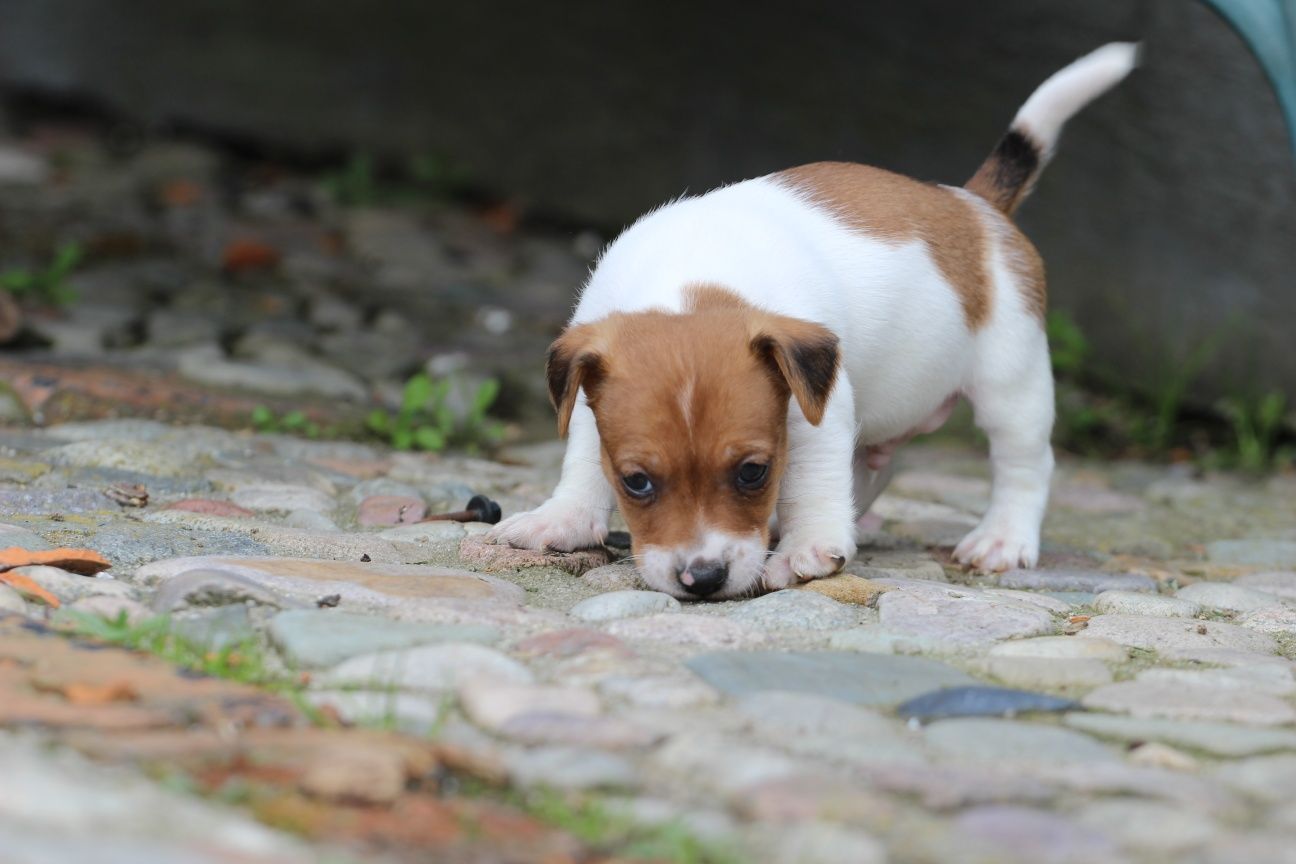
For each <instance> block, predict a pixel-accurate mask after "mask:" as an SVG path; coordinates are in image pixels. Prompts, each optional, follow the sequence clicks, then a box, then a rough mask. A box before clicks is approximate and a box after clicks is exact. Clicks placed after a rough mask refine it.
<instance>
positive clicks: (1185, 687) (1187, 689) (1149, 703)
mask: <svg viewBox="0 0 1296 864" xmlns="http://www.w3.org/2000/svg"><path fill="white" fill-rule="evenodd" d="M1082 704H1083V705H1084V706H1085V707H1086V708H1089V709H1091V710H1095V711H1109V712H1116V713H1123V714H1129V715H1131V716H1134V717H1140V718H1149V717H1161V718H1166V719H1171V720H1210V721H1220V722H1229V723H1250V724H1254V725H1256V726H1278V725H1281V724H1284V723H1291V722H1293V721H1296V708H1292V706H1291V705H1289V704H1288V703H1286V702H1284V701H1283V700H1282V699H1279V698H1277V697H1275V696H1268V695H1266V694H1264V693H1254V692H1247V691H1245V690H1242V689H1240V688H1237V687H1219V686H1202V685H1189V684H1185V683H1183V682H1182V681H1173V682H1167V681H1156V680H1153V681H1146V680H1135V681H1121V682H1119V683H1117V684H1108V685H1107V686H1105V687H1099V688H1098V689H1097V690H1094V691H1093V692H1091V693H1090V694H1089V695H1087V696H1085V697H1084V699H1083V700H1082Z"/></svg>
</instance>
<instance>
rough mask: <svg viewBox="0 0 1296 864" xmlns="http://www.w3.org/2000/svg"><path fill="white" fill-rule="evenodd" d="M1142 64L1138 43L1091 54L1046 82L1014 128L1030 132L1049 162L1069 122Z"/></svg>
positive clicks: (1116, 45)
mask: <svg viewBox="0 0 1296 864" xmlns="http://www.w3.org/2000/svg"><path fill="white" fill-rule="evenodd" d="M1138 61H1139V46H1138V44H1137V43H1134V42H1111V43H1109V44H1107V45H1104V46H1102V47H1101V48H1099V49H1098V50H1096V51H1091V52H1090V53H1088V54H1086V55H1085V56H1083V57H1081V58H1080V59H1079V60H1077V61H1075V62H1074V63H1072V64H1070V65H1069V66H1067V67H1066V68H1064V69H1061V70H1059V71H1057V72H1054V73H1053V74H1052V75H1050V76H1049V77H1048V78H1047V79H1045V81H1044V83H1043V84H1041V85H1040V86H1039V87H1037V88H1036V89H1035V92H1034V93H1032V94H1031V96H1030V98H1029V99H1027V100H1026V103H1025V104H1024V105H1022V107H1021V110H1019V111H1018V112H1017V116H1016V117H1015V118H1013V124H1012V126H1013V128H1014V129H1023V130H1025V131H1028V132H1030V133H1031V135H1032V136H1034V138H1035V141H1036V142H1037V143H1038V144H1039V145H1040V146H1042V147H1043V148H1044V159H1043V161H1044V162H1047V161H1048V158H1049V156H1051V155H1052V153H1053V148H1054V147H1056V146H1057V140H1058V136H1059V135H1060V134H1062V126H1063V125H1064V124H1065V123H1066V121H1068V120H1070V119H1071V118H1072V117H1074V116H1075V115H1076V113H1077V112H1079V111H1080V109H1081V108H1083V107H1085V106H1086V105H1088V104H1089V103H1090V102H1092V101H1093V100H1094V99H1096V98H1098V97H1099V96H1101V95H1102V94H1103V93H1105V92H1107V91H1108V90H1110V89H1111V88H1112V87H1115V86H1116V85H1117V84H1118V83H1120V80H1121V79H1122V78H1124V77H1125V76H1126V75H1128V74H1129V73H1130V72H1131V71H1132V70H1133V69H1134V67H1135V66H1137V65H1138ZM1040 167H1043V165H1041V166H1040Z"/></svg>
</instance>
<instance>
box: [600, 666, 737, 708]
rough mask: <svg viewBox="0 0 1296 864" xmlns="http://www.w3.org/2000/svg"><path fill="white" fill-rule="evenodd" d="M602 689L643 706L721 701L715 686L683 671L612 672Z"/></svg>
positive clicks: (692, 704)
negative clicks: (665, 673)
mask: <svg viewBox="0 0 1296 864" xmlns="http://www.w3.org/2000/svg"><path fill="white" fill-rule="evenodd" d="M598 688H599V692H600V693H602V694H603V695H604V696H605V697H607V698H610V699H618V700H621V701H624V702H627V703H629V704H630V705H633V706H635V707H639V708H669V709H681V708H697V707H700V706H703V705H712V704H714V703H716V702H718V701H720V694H719V693H718V692H716V690H715V688H714V687H711V686H710V685H708V684H706V683H705V682H703V681H699V680H698V679H697V678H696V677H695V676H693V675H690V674H688V673H687V672H685V673H684V674H683V675H635V676H625V675H612V676H609V677H607V678H604V679H602V680H601V681H599V682H598Z"/></svg>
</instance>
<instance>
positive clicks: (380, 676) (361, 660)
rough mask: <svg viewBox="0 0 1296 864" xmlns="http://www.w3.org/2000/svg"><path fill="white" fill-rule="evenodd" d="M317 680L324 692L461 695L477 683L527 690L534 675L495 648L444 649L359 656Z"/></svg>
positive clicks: (453, 646) (456, 645) (454, 646)
mask: <svg viewBox="0 0 1296 864" xmlns="http://www.w3.org/2000/svg"><path fill="white" fill-rule="evenodd" d="M313 680H314V682H315V683H316V684H318V685H319V686H321V687H349V686H357V687H374V688H397V689H403V690H457V689H458V688H460V687H462V686H464V685H466V684H471V683H474V682H500V683H506V684H529V683H531V680H532V675H531V672H530V671H529V670H528V669H527V668H526V667H525V666H523V665H522V664H521V663H518V662H517V661H516V660H514V659H512V658H511V657H509V656H508V655H506V654H502V653H500V652H499V651H495V650H493V649H491V648H486V647H483V646H481V645H474V644H472V643H446V644H441V645H419V646H415V647H413V648H408V649H403V650H392V651H377V652H374V653H372V654H361V655H359V656H357V657H352V658H350V659H348V660H345V661H343V662H342V663H340V664H338V665H337V666H334V667H333V668H332V669H329V670H327V671H325V672H321V673H318V674H317V675H315V676H314V679H313Z"/></svg>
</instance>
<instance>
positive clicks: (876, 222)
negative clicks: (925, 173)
mask: <svg viewBox="0 0 1296 864" xmlns="http://www.w3.org/2000/svg"><path fill="white" fill-rule="evenodd" d="M774 176H775V177H778V178H780V179H781V180H783V181H784V182H785V183H787V184H788V185H790V186H793V187H795V188H797V189H799V190H802V191H804V192H806V193H808V194H809V195H810V196H811V197H812V198H813V199H814V200H815V201H816V202H817V203H819V204H821V205H822V206H824V207H826V208H828V209H829V210H831V211H833V213H834V214H836V216H837V217H838V218H839V219H841V220H842V221H843V222H845V223H846V224H847V225H849V226H850V227H851V228H854V229H855V230H857V231H861V232H864V233H866V234H869V235H870V236H873V237H877V238H878V239H880V240H882V241H884V242H890V243H905V242H908V241H911V240H921V241H923V243H925V244H926V245H927V248H928V249H929V250H930V251H931V255H932V258H933V259H934V260H935V262H936V266H937V267H938V268H940V271H941V275H943V276H944V277H945V279H946V281H948V282H949V283H950V284H951V285H952V286H954V290H955V291H956V292H957V293H958V295H959V301H960V303H962V306H963V316H964V318H965V319H966V320H967V325H968V329H970V330H976V329H978V328H980V327H981V325H982V324H984V323H985V322H986V320H987V319H988V318H989V317H990V302H991V298H990V278H989V272H988V269H987V267H986V260H985V251H986V232H985V229H984V227H983V226H982V224H981V220H980V217H979V216H978V214H977V212H976V210H975V209H974V208H973V207H972V205H970V204H969V203H968V202H966V201H964V200H963V199H962V198H960V197H959V196H958V195H957V194H955V193H953V192H951V191H950V190H948V189H942V188H941V187H939V186H935V185H932V184H930V183H920V182H919V181H917V180H913V179H911V178H909V177H904V176H902V175H900V174H893V173H892V172H890V171H884V170H882V169H881V168H873V167H871V166H868V165H857V164H855V163H851V162H815V163H813V164H810V165H802V166H800V167H799V168H791V169H788V170H787V171H780V172H779V173H778V174H775V175H774Z"/></svg>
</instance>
